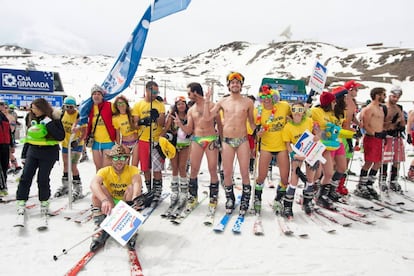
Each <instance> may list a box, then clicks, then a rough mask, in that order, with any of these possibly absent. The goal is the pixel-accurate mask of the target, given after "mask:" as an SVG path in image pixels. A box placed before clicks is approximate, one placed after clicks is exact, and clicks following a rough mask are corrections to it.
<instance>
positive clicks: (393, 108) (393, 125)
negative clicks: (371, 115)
mask: <svg viewBox="0 0 414 276" xmlns="http://www.w3.org/2000/svg"><path fill="white" fill-rule="evenodd" d="M401 95H402V89H401V87H397V86H395V87H393V88H392V89H391V90H390V95H389V97H388V101H387V103H386V105H385V106H386V107H387V115H386V116H385V120H384V130H385V131H386V132H387V142H386V145H385V152H391V153H392V160H391V162H392V167H391V176H390V179H389V182H388V183H389V185H387V183H386V180H387V172H388V164H387V163H384V164H383V166H382V170H381V182H380V183H381V185H380V188H381V190H382V191H387V190H388V188H389V189H391V190H392V191H394V192H400V191H401V185H400V184H398V171H399V169H400V162H404V161H405V149H404V140H403V138H402V135H401V133H402V132H404V131H405V118H404V112H403V108H402V106H401V105H399V104H397V102H398V100H399V99H400V97H401Z"/></svg>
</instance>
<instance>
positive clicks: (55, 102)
mask: <svg viewBox="0 0 414 276" xmlns="http://www.w3.org/2000/svg"><path fill="white" fill-rule="evenodd" d="M0 97H2V98H3V99H4V100H5V101H6V102H7V103H8V104H14V105H15V106H18V107H29V106H30V104H31V103H32V102H33V101H34V100H35V99H38V98H43V99H45V100H46V101H48V102H49V103H50V104H51V105H52V106H53V107H58V108H60V107H62V105H63V96H58V95H34V94H26V93H24V94H23V93H22V94H1V93H0Z"/></svg>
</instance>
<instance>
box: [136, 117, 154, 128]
mask: <svg viewBox="0 0 414 276" xmlns="http://www.w3.org/2000/svg"><path fill="white" fill-rule="evenodd" d="M138 125H139V126H150V125H151V118H150V117H145V118H143V119H140V120H139V121H138Z"/></svg>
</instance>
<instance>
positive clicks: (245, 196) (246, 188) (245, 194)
mask: <svg viewBox="0 0 414 276" xmlns="http://www.w3.org/2000/svg"><path fill="white" fill-rule="evenodd" d="M251 194H252V186H251V185H250V184H243V191H242V197H241V201H240V212H239V214H240V215H243V216H244V215H245V214H246V212H247V210H248V209H249V201H250V197H251Z"/></svg>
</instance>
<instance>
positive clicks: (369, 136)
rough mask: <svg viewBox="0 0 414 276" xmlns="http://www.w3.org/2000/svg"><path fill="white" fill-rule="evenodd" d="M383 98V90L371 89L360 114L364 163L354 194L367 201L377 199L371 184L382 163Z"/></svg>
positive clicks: (384, 134)
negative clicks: (367, 102)
mask: <svg viewBox="0 0 414 276" xmlns="http://www.w3.org/2000/svg"><path fill="white" fill-rule="evenodd" d="M385 97H386V95H385V89H384V88H382V87H376V88H374V89H372V90H371V99H372V101H371V103H370V104H369V105H367V106H366V107H365V108H364V109H363V112H362V114H361V127H362V128H364V129H365V131H366V133H365V136H364V140H363V143H364V159H365V163H364V165H363V166H362V168H361V174H360V177H359V183H358V185H357V187H356V190H355V194H357V195H358V196H361V197H364V198H367V199H371V198H374V199H378V198H379V195H378V193H377V192H376V191H375V190H374V188H373V185H372V184H373V183H374V180H375V176H376V174H377V171H378V169H379V168H380V166H381V163H382V156H383V154H382V153H383V143H384V141H383V139H385V137H386V132H385V131H384V118H385V113H384V108H383V106H382V104H383V103H384V101H385ZM368 170H369V173H368Z"/></svg>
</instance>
